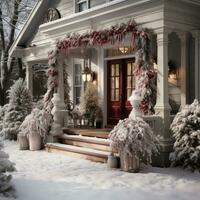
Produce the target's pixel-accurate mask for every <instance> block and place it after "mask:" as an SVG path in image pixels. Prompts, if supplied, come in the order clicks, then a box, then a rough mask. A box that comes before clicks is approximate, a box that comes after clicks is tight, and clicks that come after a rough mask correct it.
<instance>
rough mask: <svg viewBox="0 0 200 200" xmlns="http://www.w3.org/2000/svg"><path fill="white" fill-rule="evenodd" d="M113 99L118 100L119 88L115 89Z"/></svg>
mask: <svg viewBox="0 0 200 200" xmlns="http://www.w3.org/2000/svg"><path fill="white" fill-rule="evenodd" d="M115 101H119V89H116V90H115Z"/></svg>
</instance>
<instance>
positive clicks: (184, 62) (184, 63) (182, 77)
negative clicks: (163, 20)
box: [178, 32, 187, 107]
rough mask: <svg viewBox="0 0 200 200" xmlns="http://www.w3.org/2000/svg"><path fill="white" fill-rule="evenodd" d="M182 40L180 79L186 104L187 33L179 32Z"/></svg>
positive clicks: (182, 96) (182, 97)
mask: <svg viewBox="0 0 200 200" xmlns="http://www.w3.org/2000/svg"><path fill="white" fill-rule="evenodd" d="M178 36H179V38H180V41H181V68H180V81H181V83H180V84H181V106H182V107H184V106H185V105H186V100H187V99H186V70H187V33H186V32H181V33H178Z"/></svg>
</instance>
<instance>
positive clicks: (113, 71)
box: [111, 65, 115, 76]
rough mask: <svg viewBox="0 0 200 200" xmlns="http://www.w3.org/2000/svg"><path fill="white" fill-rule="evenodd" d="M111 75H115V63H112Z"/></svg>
mask: <svg viewBox="0 0 200 200" xmlns="http://www.w3.org/2000/svg"><path fill="white" fill-rule="evenodd" d="M111 76H115V65H111Z"/></svg>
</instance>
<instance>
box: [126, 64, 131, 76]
mask: <svg viewBox="0 0 200 200" xmlns="http://www.w3.org/2000/svg"><path fill="white" fill-rule="evenodd" d="M127 68H128V70H127V74H128V75H131V74H132V73H131V71H132V70H131V69H132V65H131V63H128V65H127Z"/></svg>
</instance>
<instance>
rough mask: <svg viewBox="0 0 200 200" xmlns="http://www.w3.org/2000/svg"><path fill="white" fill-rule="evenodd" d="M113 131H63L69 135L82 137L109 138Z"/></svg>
mask: <svg viewBox="0 0 200 200" xmlns="http://www.w3.org/2000/svg"><path fill="white" fill-rule="evenodd" d="M110 131H111V129H78V128H73V129H63V132H64V133H66V134H68V135H82V136H88V137H97V138H105V139H107V138H108V135H109V132H110Z"/></svg>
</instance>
